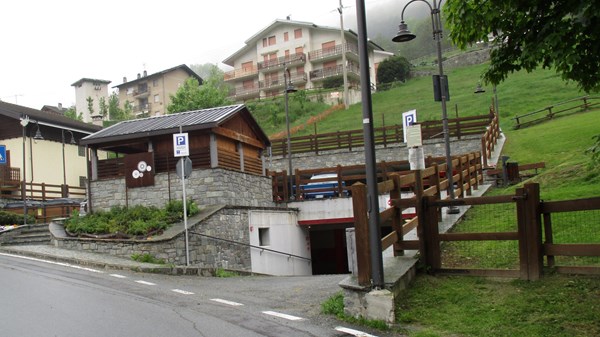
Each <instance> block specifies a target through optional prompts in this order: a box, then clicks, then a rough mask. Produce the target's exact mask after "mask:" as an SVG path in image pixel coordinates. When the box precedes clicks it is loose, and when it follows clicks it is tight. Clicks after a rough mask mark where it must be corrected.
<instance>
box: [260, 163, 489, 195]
mask: <svg viewBox="0 0 600 337" xmlns="http://www.w3.org/2000/svg"><path fill="white" fill-rule="evenodd" d="M425 166H427V169H426V170H425V172H426V173H427V175H426V178H427V183H426V184H425V185H426V186H432V185H435V186H438V189H439V191H441V190H445V189H447V188H448V184H447V181H446V179H445V176H446V158H445V157H428V158H426V161H425ZM452 167H453V168H454V169H453V171H454V182H455V183H456V184H457V185H458V186H459V188H457V189H456V190H455V193H456V194H457V195H462V193H463V192H464V193H468V194H470V189H462V188H460V186H463V185H466V184H468V183H471V182H470V179H472V177H474V176H477V175H481V176H483V167H482V166H481V153H480V152H472V153H468V154H465V155H462V156H454V157H453V159H452ZM409 172H410V164H409V162H408V161H406V160H404V161H393V162H380V163H377V165H376V174H377V181H378V182H382V181H387V180H390V179H391V176H392V175H393V174H400V175H404V174H408V173H409ZM460 172H463V173H464V174H461V173H460ZM332 173H333V174H335V175H336V178H334V179H332V178H323V179H320V180H314V179H311V177H313V176H314V175H319V174H332ZM267 174H268V175H269V176H270V177H271V181H272V188H273V201H275V202H287V201H290V200H302V199H304V198H303V195H304V194H305V193H306V190H305V188H306V185H307V184H308V183H314V182H322V181H325V180H327V181H331V180H337V184H332V185H331V186H326V187H323V188H321V189H311V190H310V191H311V193H323V194H326V195H335V196H346V195H351V194H352V188H351V186H352V185H353V184H355V183H357V182H362V183H365V182H366V168H365V165H351V166H341V165H338V166H336V167H333V168H331V167H330V168H318V169H307V170H302V169H296V170H295V172H294V175H292V176H290V175H288V174H287V171H285V170H284V171H282V172H267ZM290 180H291V181H290ZM472 183H473V184H477V183H478V182H472ZM290 186H291V187H290ZM290 188H293V191H290Z"/></svg>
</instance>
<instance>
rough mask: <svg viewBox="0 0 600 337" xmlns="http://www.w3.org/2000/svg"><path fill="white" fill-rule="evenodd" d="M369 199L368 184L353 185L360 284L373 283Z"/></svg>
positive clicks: (353, 207) (367, 284)
mask: <svg viewBox="0 0 600 337" xmlns="http://www.w3.org/2000/svg"><path fill="white" fill-rule="evenodd" d="M367 201H368V200H367V186H366V185H364V184H362V183H356V184H354V185H352V209H353V212H354V233H355V238H356V264H357V267H358V275H357V278H358V284H359V285H361V286H369V285H371V245H370V241H369V220H368V218H367V207H368V204H367Z"/></svg>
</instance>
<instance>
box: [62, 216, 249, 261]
mask: <svg viewBox="0 0 600 337" xmlns="http://www.w3.org/2000/svg"><path fill="white" fill-rule="evenodd" d="M215 209H217V210H216V211H215V212H214V213H212V214H211V215H209V216H208V217H206V218H204V219H202V220H198V219H197V221H196V223H195V224H192V225H191V226H190V227H189V229H188V233H189V235H188V238H189V239H188V243H189V255H190V265H193V266H196V267H200V268H228V269H237V270H245V271H250V270H251V269H252V263H251V260H250V248H249V247H248V246H244V245H237V244H233V243H228V242H223V241H221V240H216V239H213V238H208V237H203V236H200V235H197V234H195V233H200V234H204V235H209V236H212V237H216V238H221V239H226V240H230V241H235V242H239V243H243V244H248V242H249V241H250V240H249V230H248V212H249V210H250V209H251V208H250V207H228V206H226V207H220V208H219V207H216V208H215ZM190 221H193V218H190ZM181 228H182V227H181V225H180V229H181ZM53 244H54V245H55V246H57V247H60V248H65V249H71V250H79V251H87V252H94V253H99V254H109V255H113V256H118V257H122V258H126V259H130V258H131V256H132V255H133V254H150V255H152V256H154V257H155V258H158V259H164V260H165V262H166V263H172V264H175V265H185V262H186V261H185V258H186V254H185V232H184V231H183V230H178V231H175V232H174V233H173V234H172V235H169V234H164V235H162V237H158V238H151V239H149V240H116V239H88V238H70V237H54V238H53Z"/></svg>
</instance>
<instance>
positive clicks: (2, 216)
mask: <svg viewBox="0 0 600 337" xmlns="http://www.w3.org/2000/svg"><path fill="white" fill-rule="evenodd" d="M34 222H35V218H34V217H33V216H31V215H30V214H28V215H27V223H34ZM22 224H23V215H21V214H15V213H10V212H5V211H0V226H11V225H22Z"/></svg>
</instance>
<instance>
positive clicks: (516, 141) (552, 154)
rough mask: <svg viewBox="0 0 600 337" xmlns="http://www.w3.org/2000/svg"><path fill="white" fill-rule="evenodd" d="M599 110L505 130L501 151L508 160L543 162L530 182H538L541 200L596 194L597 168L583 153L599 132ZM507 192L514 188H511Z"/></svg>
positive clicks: (598, 188)
mask: <svg viewBox="0 0 600 337" xmlns="http://www.w3.org/2000/svg"><path fill="white" fill-rule="evenodd" d="M599 118H600V109H595V110H591V111H588V112H580V113H577V114H574V115H570V116H564V117H561V118H557V119H554V120H551V121H548V122H545V123H541V124H538V125H535V126H531V127H529V128H525V129H520V130H513V129H507V130H506V131H505V134H506V136H507V141H506V144H505V147H504V150H503V154H504V155H508V156H509V157H510V160H511V161H516V162H520V163H532V162H539V161H544V162H546V167H547V168H546V169H544V170H543V171H542V174H540V175H538V176H536V177H534V178H532V179H530V181H535V182H539V183H540V188H541V192H542V198H543V199H545V200H564V199H574V198H584V197H592V196H599V195H600V168H599V167H597V166H592V165H591V158H590V156H589V155H587V154H586V153H585V150H586V149H588V148H589V147H591V146H592V144H593V140H592V136H594V135H597V134H599V133H600V123H598V119H599ZM510 189H514V187H511V188H510Z"/></svg>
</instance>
